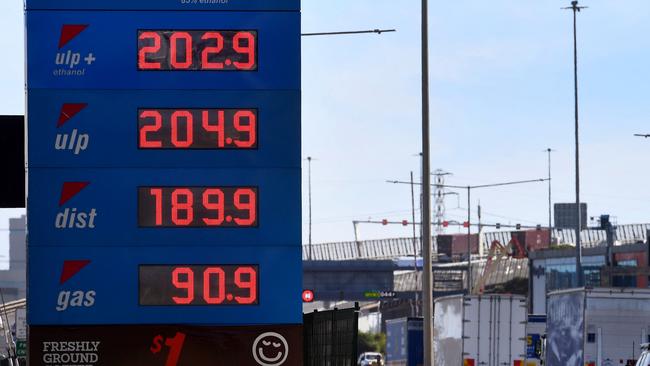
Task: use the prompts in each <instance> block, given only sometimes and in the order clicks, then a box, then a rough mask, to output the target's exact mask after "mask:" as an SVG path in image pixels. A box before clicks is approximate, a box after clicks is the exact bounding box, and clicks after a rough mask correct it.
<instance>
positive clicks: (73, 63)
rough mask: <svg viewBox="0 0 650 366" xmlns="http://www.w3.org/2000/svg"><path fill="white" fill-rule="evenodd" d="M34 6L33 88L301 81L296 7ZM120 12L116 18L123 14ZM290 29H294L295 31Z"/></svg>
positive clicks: (30, 16) (295, 85)
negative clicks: (81, 8)
mask: <svg viewBox="0 0 650 366" xmlns="http://www.w3.org/2000/svg"><path fill="white" fill-rule="evenodd" d="M143 14H144V13H142V12H137V11H122V12H109V11H93V12H88V11H67V12H53V11H31V12H28V13H27V15H26V21H27V29H28V31H29V30H30V29H31V31H32V32H33V36H32V37H31V38H30V41H29V44H28V45H29V47H28V50H27V67H28V70H30V75H29V81H28V82H29V85H30V86H31V87H32V88H48V89H50V88H62V89H66V88H72V89H78V88H80V89H86V88H88V86H89V85H92V88H93V89H209V90H215V89H219V90H239V89H256V90H269V89H291V90H298V89H299V88H300V37H299V36H300V23H299V21H300V17H299V13H297V12H191V11H186V12H173V11H160V12H156V11H149V12H146V16H143ZM117 17H119V20H118V21H116V18H117ZM289 35H290V37H289Z"/></svg>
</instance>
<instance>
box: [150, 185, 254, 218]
mask: <svg viewBox="0 0 650 366" xmlns="http://www.w3.org/2000/svg"><path fill="white" fill-rule="evenodd" d="M257 191H258V190H257V187H139V188H138V225H139V226H140V227H257V223H258V220H257V213H258V208H257V198H258V197H257V193H258V192H257Z"/></svg>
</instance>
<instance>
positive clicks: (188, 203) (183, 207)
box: [172, 188, 194, 226]
mask: <svg viewBox="0 0 650 366" xmlns="http://www.w3.org/2000/svg"><path fill="white" fill-rule="evenodd" d="M179 196H185V198H184V202H180V200H179ZM193 205H194V195H193V194H192V191H190V190H189V189H185V188H179V189H175V190H174V191H173V192H172V221H173V222H174V224H175V225H178V226H188V225H190V224H192V221H194V208H193ZM179 211H185V215H183V216H185V218H181V217H179V216H180V215H179Z"/></svg>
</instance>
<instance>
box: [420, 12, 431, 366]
mask: <svg viewBox="0 0 650 366" xmlns="http://www.w3.org/2000/svg"><path fill="white" fill-rule="evenodd" d="M421 10H422V199H423V202H422V252H423V253H422V254H423V255H422V257H423V258H422V259H423V263H422V272H423V273H422V295H423V297H424V299H423V300H424V301H423V303H422V315H423V316H424V321H423V325H424V345H423V346H424V347H423V349H424V366H433V363H434V358H433V278H432V277H433V276H432V275H433V273H432V268H431V262H432V253H431V251H432V250H433V247H432V245H431V161H430V160H431V146H430V141H429V4H428V0H422V9H421Z"/></svg>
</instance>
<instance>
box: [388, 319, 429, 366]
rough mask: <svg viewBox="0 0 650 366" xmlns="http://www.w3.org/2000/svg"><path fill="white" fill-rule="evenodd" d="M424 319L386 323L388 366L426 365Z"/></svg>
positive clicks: (395, 320) (393, 320)
mask: <svg viewBox="0 0 650 366" xmlns="http://www.w3.org/2000/svg"><path fill="white" fill-rule="evenodd" d="M423 341H424V339H423V333H422V318H400V319H392V320H387V321H386V366H422V365H423V364H424V352H423Z"/></svg>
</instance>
